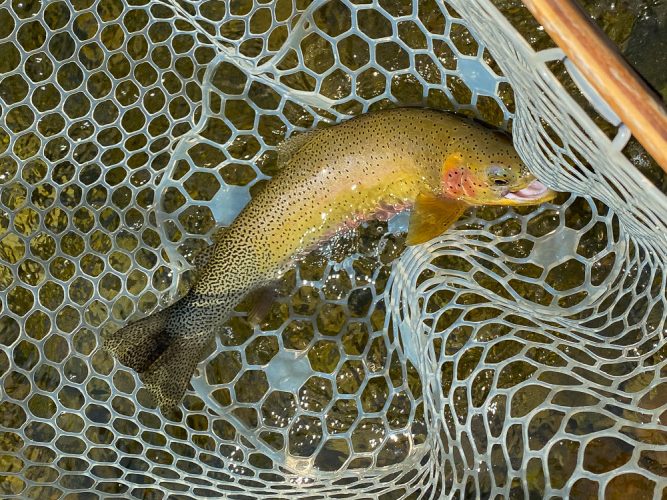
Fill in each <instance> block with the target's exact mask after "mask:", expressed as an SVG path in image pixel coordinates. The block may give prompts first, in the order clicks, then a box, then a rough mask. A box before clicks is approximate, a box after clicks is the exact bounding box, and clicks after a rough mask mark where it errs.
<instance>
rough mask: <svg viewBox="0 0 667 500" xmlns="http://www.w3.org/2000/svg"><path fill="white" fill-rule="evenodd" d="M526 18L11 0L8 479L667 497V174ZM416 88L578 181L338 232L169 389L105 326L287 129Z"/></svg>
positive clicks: (557, 174) (0, 213) (356, 0)
mask: <svg viewBox="0 0 667 500" xmlns="http://www.w3.org/2000/svg"><path fill="white" fill-rule="evenodd" d="M506 7H507V8H506V9H505V11H504V12H510V13H513V14H516V12H517V9H519V7H517V6H516V5H513V4H512V3H511V2H508V3H507V5H506ZM519 10H521V9H519ZM534 45H535V44H533V46H531V45H530V44H529V43H528V42H527V41H526V40H525V39H524V38H523V37H522V36H521V35H519V33H518V32H517V31H516V30H515V28H513V27H512V25H510V24H509V22H508V21H507V19H506V18H505V17H504V16H503V14H501V12H500V11H498V10H497V9H496V7H494V5H493V4H492V3H490V2H489V1H488V0H474V1H473V0H451V1H450V2H444V1H441V0H437V1H436V0H420V1H415V2H411V1H407V0H405V1H404V0H386V1H385V0H341V1H317V0H316V1H312V2H309V1H303V0H277V1H275V2H266V1H260V0H254V1H251V0H233V1H221V0H208V1H190V0H164V1H153V2H149V1H148V0H69V1H67V2H64V1H41V2H40V1H37V0H21V1H19V0H4V1H0V97H1V98H2V110H1V116H0V118H1V127H0V153H1V156H0V183H1V184H0V202H1V204H2V206H1V207H0V290H2V291H1V292H0V298H1V299H2V310H1V313H0V314H1V316H0V343H1V345H2V350H1V351H0V391H1V400H0V427H1V429H0V431H1V433H0V450H1V451H0V453H1V454H0V497H2V498H67V499H72V498H86V499H87V498H110V497H114V498H151V499H153V498H156V499H157V498H204V497H218V498H249V499H250V498H260V497H269V498H297V497H298V498H325V497H327V498H382V499H393V498H441V497H448V496H454V497H458V498H464V497H465V498H474V497H476V496H480V497H485V498H488V497H490V496H493V498H500V497H498V496H496V495H501V496H502V497H511V498H522V497H531V498H540V497H545V498H546V497H548V498H552V497H573V498H577V497H578V498H590V497H594V498H595V497H600V498H603V497H604V498H619V497H620V496H621V495H625V496H627V495H632V496H633V497H634V498H661V496H663V495H665V494H666V492H665V491H666V490H665V487H666V485H667V362H666V361H665V359H666V357H667V356H666V355H667V347H666V345H665V341H664V336H663V335H664V332H665V301H666V297H665V287H666V282H665V280H666V278H665V273H664V266H665V262H666V254H665V248H667V245H666V244H667V227H666V221H665V213H666V209H667V198H666V197H665V196H664V195H663V194H662V193H661V192H660V191H659V190H658V189H657V188H656V187H655V186H654V185H653V184H651V183H650V182H648V181H646V180H645V179H644V177H642V175H641V174H639V173H638V171H637V170H636V169H635V168H634V167H633V165H631V164H630V162H629V161H628V160H627V159H626V158H625V156H624V155H623V153H622V152H623V148H624V147H625V145H626V142H627V140H628V138H629V135H628V133H627V130H626V129H625V127H624V126H623V125H622V124H620V123H619V122H618V120H617V119H616V118H615V117H614V116H613V113H611V112H610V111H609V110H608V109H606V108H605V106H604V104H603V103H601V102H597V100H596V99H595V96H594V95H593V94H591V93H590V90H588V89H587V88H586V84H585V82H583V81H581V79H578V78H577V75H576V71H575V70H573V69H572V67H571V66H570V65H569V64H568V61H567V60H565V59H564V57H563V54H562V52H560V51H559V50H558V49H555V48H545V49H544V50H536V49H535V48H534ZM574 81H579V86H580V87H581V91H580V90H578V88H577V84H575V83H574ZM584 95H588V96H589V98H590V101H589V100H587V99H586V98H584V97H583V96H584ZM396 104H399V105H400V104H403V105H405V104H418V105H427V106H430V107H434V108H440V109H450V110H452V109H453V110H457V111H459V112H461V113H464V114H469V115H473V116H477V117H478V118H481V119H483V120H485V121H487V122H490V123H493V124H496V125H498V126H504V127H509V126H511V127H512V129H513V132H514V137H515V142H516V145H517V147H518V149H519V151H520V152H521V153H522V155H523V156H524V157H525V158H526V160H527V161H528V163H529V165H530V167H531V169H533V171H535V172H536V173H537V174H538V175H539V177H540V178H541V179H542V180H543V181H544V182H546V183H547V184H549V185H551V186H552V187H554V188H557V189H559V190H561V191H563V192H564V193H563V194H562V195H559V197H558V198H557V199H556V200H555V202H554V203H553V204H547V205H543V206H541V207H537V208H522V209H516V210H513V209H490V208H478V209H475V210H473V211H470V212H469V213H467V214H466V216H465V217H464V218H463V219H461V221H459V223H458V224H457V226H456V228H455V229H454V230H452V231H448V232H447V233H446V234H445V235H443V236H442V237H440V238H439V239H436V240H434V241H432V242H430V243H428V244H426V245H422V246H419V247H414V248H410V249H407V250H406V249H405V245H404V233H403V232H401V229H404V228H405V220H404V219H405V218H404V217H398V218H395V219H394V220H392V221H390V222H389V224H388V225H387V223H379V222H376V223H369V224H367V225H365V226H363V227H361V228H360V229H358V230H356V231H355V232H353V233H350V234H347V235H343V236H341V237H339V238H337V239H336V240H335V241H334V242H333V243H332V244H330V245H327V246H326V247H325V248H322V249H320V250H318V251H316V252H313V253H312V254H310V255H309V256H308V257H306V258H305V259H304V260H303V261H302V262H300V263H299V264H298V265H297V266H296V267H295V269H293V270H291V271H290V272H288V273H287V275H286V276H285V277H284V278H283V280H282V282H281V293H280V296H279V298H278V300H277V301H276V303H275V304H274V306H273V308H272V310H271V312H270V314H269V316H268V318H267V319H266V320H265V321H264V322H263V323H262V324H261V325H259V326H258V327H251V326H250V324H249V323H248V322H247V321H246V319H245V318H246V314H245V313H244V311H245V306H246V305H245V304H242V305H241V306H240V307H239V309H238V312H237V313H236V314H235V316H234V317H233V318H232V319H231V321H230V322H229V327H226V328H224V329H221V331H220V335H219V336H218V338H217V340H216V346H215V349H214V350H212V352H211V353H210V355H209V356H208V358H207V359H206V360H205V361H203V362H202V364H201V365H200V367H199V371H198V373H197V375H196V376H195V378H194V379H193V382H192V390H191V391H188V393H187V395H186V398H185V400H184V402H183V404H182V406H181V407H180V408H179V409H177V410H174V411H171V412H168V413H163V412H160V411H159V410H158V409H156V408H155V406H154V405H153V404H152V403H151V400H150V398H149V397H148V395H147V393H146V392H145V390H144V389H142V387H141V383H140V381H139V379H138V377H137V376H136V374H134V373H133V372H132V371H131V370H129V369H126V368H124V367H123V366H121V365H119V364H118V363H117V362H116V361H114V359H113V358H112V357H111V356H110V355H109V354H108V353H106V351H104V349H103V348H102V338H103V335H104V333H105V332H108V331H112V330H113V329H116V328H118V326H119V325H120V324H123V323H125V322H126V321H127V320H128V318H130V317H132V318H137V317H139V316H141V315H145V314H148V313H150V312H151V311H153V310H155V309H156V308H158V307H163V306H164V305H166V304H167V303H169V302H170V301H171V300H173V299H174V298H175V297H176V296H178V295H180V294H182V293H184V291H185V290H186V289H187V286H188V283H189V282H190V280H191V273H190V272H189V269H190V266H191V264H190V262H191V261H192V256H193V255H194V254H195V253H196V251H197V250H198V249H200V248H202V247H203V246H205V245H206V244H207V243H208V242H209V241H210V237H211V235H212V233H213V231H214V228H215V227H216V226H224V225H226V224H228V223H229V222H230V221H231V220H233V218H234V216H235V215H236V214H237V213H238V212H239V210H240V209H241V208H242V207H243V206H244V205H245V203H247V202H248V201H249V200H250V197H251V195H252V193H253V191H254V189H256V188H257V187H259V186H260V185H261V183H262V182H263V181H265V180H267V179H269V178H270V176H271V175H272V173H274V172H275V169H276V156H277V154H276V146H277V144H279V142H280V141H281V140H282V139H283V138H284V137H286V136H288V135H289V134H291V133H293V132H295V131H299V130H304V129H309V128H312V127H315V126H318V125H319V126H326V125H327V124H331V123H335V122H338V121H341V120H343V119H345V118H346V117H347V116H350V115H356V114H359V113H363V112H367V111H372V110H374V109H381V108H386V107H390V106H393V105H396ZM570 193H571V194H570Z"/></svg>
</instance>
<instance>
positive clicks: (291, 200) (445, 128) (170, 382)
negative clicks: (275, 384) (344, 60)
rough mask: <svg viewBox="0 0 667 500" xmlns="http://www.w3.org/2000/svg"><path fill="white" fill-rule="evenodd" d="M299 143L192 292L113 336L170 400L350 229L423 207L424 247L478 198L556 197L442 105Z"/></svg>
mask: <svg viewBox="0 0 667 500" xmlns="http://www.w3.org/2000/svg"><path fill="white" fill-rule="evenodd" d="M286 144H287V148H286V149H289V147H290V142H289V141H288V143H286ZM293 144H294V143H292V145H293ZM298 146H299V147H298V148H295V147H292V148H291V149H292V150H291V151H290V152H289V154H288V155H281V156H286V157H287V159H286V160H285V161H284V165H283V166H282V169H281V170H280V171H279V173H278V174H277V175H276V176H274V178H273V179H272V180H271V181H270V182H269V183H268V184H267V186H266V187H265V188H264V189H263V190H262V191H260V192H259V193H258V194H257V195H256V196H255V197H254V198H253V199H252V201H251V202H250V203H249V204H248V205H247V207H246V208H245V209H244V210H243V211H242V212H241V213H240V214H239V216H238V217H237V218H236V219H235V220H234V222H233V223H232V224H231V225H230V226H229V227H228V228H225V229H223V230H221V231H219V233H218V234H217V235H216V238H215V243H214V245H213V246H211V247H210V248H209V249H207V250H205V251H204V252H203V253H204V256H203V257H200V258H199V259H198V260H199V261H200V262H204V261H206V264H205V265H203V266H202V269H201V272H200V279H199V280H198V281H197V283H196V284H195V285H194V286H193V288H192V289H191V290H190V292H189V293H188V294H187V295H186V296H185V297H184V298H183V299H181V300H180V301H178V302H176V303H175V304H173V305H172V306H170V307H168V308H167V309H164V310H163V311H160V312H158V313H156V314H154V315H151V316H149V317H147V318H144V319H142V320H140V321H138V322H136V323H132V324H130V325H128V326H126V327H124V328H121V329H120V330H118V331H117V332H116V333H115V334H112V335H111V336H110V337H109V338H108V340H107V341H106V345H107V347H108V348H109V349H110V350H111V351H112V352H113V353H114V354H115V355H116V357H118V358H119V359H120V361H121V362H122V363H124V364H126V365H128V366H130V367H132V368H134V369H135V370H137V371H138V372H139V373H141V374H142V380H143V381H144V384H145V385H146V387H147V388H148V389H149V390H150V392H152V393H153V395H154V396H155V397H156V400H157V402H158V404H159V405H160V406H163V407H169V406H173V405H175V404H178V402H179V401H180V399H181V398H182V395H183V393H184V391H185V388H186V387H187V384H188V382H189V380H190V378H191V376H192V373H193V372H194V370H195V367H196V364H197V362H198V361H199V358H200V356H201V354H202V351H203V350H204V348H205V347H206V346H207V344H208V343H209V342H210V341H211V340H212V339H213V337H214V335H215V331H216V330H217V329H219V327H220V326H221V325H222V324H223V323H224V322H225V321H226V320H227V319H228V317H229V315H230V313H231V312H232V310H233V309H234V307H235V306H236V305H237V304H238V303H239V302H240V301H241V299H242V298H243V297H245V296H246V295H247V294H248V293H250V292H252V291H253V290H257V289H259V288H261V287H262V286H264V285H266V284H267V283H270V282H271V281H273V280H275V279H276V278H278V277H279V276H280V274H281V273H283V272H284V271H285V270H286V269H287V268H288V267H289V266H290V265H291V264H292V263H293V262H294V260H295V259H296V258H297V257H298V256H300V255H303V254H304V253H305V252H307V251H309V250H311V249H313V248H314V247H316V246H317V245H319V244H320V243H322V242H323V241H325V240H326V239H328V238H329V237H331V236H332V235H333V234H336V233H337V232H340V231H341V229H345V228H350V227H354V226H356V225H357V224H359V223H360V222H362V221H365V220H369V219H373V218H387V217H389V216H391V215H392V214H394V213H397V212H399V211H402V210H405V209H407V208H412V209H413V213H412V215H411V219H410V229H409V234H408V240H407V243H408V244H416V243H420V242H423V241H428V240H429V239H431V238H432V237H434V236H437V235H439V234H441V233H442V232H443V231H444V230H445V229H446V228H447V227H448V226H449V225H451V224H453V223H454V222H455V221H456V220H457V219H458V218H459V216H460V215H461V214H462V213H463V211H464V210H465V208H466V207H468V206H470V205H486V204H490V205H525V204H537V203H541V202H543V201H547V200H549V199H551V198H553V196H554V194H555V193H553V192H552V191H549V190H547V189H546V188H545V187H544V186H542V185H541V184H540V183H539V182H537V181H536V180H535V179H534V177H533V176H532V175H531V174H530V173H529V171H528V169H527V168H526V167H525V165H524V164H523V163H522V161H521V159H520V157H519V156H518V154H517V153H516V151H515V150H514V148H513V147H512V144H511V141H510V140H509V138H508V137H507V136H506V135H504V134H502V133H499V132H497V131H495V130H492V129H488V128H485V127H483V126H481V125H479V124H477V123H474V122H472V121H468V120H463V119H461V118H460V117H457V116H455V115H452V114H448V113H443V112H439V111H432V110H424V109H416V108H407V109H396V110H390V111H383V112H376V113H370V114H367V115H363V116H361V117H358V118H355V119H352V120H349V121H347V122H344V123H342V124H340V125H337V126H334V127H330V128H327V129H321V130H317V131H314V132H310V133H308V136H304V137H301V138H298Z"/></svg>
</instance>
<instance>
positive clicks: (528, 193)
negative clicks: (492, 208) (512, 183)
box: [494, 179, 558, 206]
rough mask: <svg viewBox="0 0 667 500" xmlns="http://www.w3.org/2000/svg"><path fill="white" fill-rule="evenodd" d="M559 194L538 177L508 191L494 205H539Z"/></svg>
mask: <svg viewBox="0 0 667 500" xmlns="http://www.w3.org/2000/svg"><path fill="white" fill-rule="evenodd" d="M557 194H558V193H557V192H556V191H552V190H551V189H549V188H548V187H546V186H545V185H544V184H542V183H541V182H540V181H538V180H537V179H533V180H532V181H531V182H530V184H528V185H527V186H526V187H524V188H521V189H519V190H517V191H510V192H508V193H506V194H505V195H504V196H503V197H502V198H500V199H499V200H498V202H497V203H494V205H507V206H519V205H539V204H541V203H546V202H548V201H551V200H553V199H554V198H555V197H556V195H557Z"/></svg>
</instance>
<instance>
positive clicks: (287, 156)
mask: <svg viewBox="0 0 667 500" xmlns="http://www.w3.org/2000/svg"><path fill="white" fill-rule="evenodd" d="M322 130H323V129H319V128H316V129H313V130H308V131H306V132H301V133H295V134H292V135H291V136H290V137H289V138H288V139H285V140H284V141H283V142H281V143H280V144H279V145H278V167H282V166H284V165H285V164H286V163H287V162H288V161H290V160H291V159H292V157H293V156H294V155H295V154H296V152H297V151H299V150H300V149H301V148H302V147H303V146H304V145H305V144H306V143H307V142H310V141H311V139H312V138H313V137H315V136H316V135H317V134H319V133H320V132H321V131H322Z"/></svg>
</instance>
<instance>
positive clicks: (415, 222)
mask: <svg viewBox="0 0 667 500" xmlns="http://www.w3.org/2000/svg"><path fill="white" fill-rule="evenodd" d="M467 207H468V205H467V204H466V203H464V202H462V201H460V200H455V199H452V198H444V197H438V196H435V195H434V194H431V193H422V194H420V195H419V196H417V200H416V202H415V205H414V207H413V208H412V213H411V214H410V224H409V226H408V237H407V240H406V242H405V243H406V244H407V245H419V244H420V243H425V242H427V241H429V240H432V239H433V238H435V237H436V236H440V235H441V234H442V233H444V232H445V231H446V230H447V228H449V227H450V226H451V225H452V224H454V223H455V222H456V221H457V220H458V219H459V217H461V215H462V214H463V212H465V210H466V208H467Z"/></svg>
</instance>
